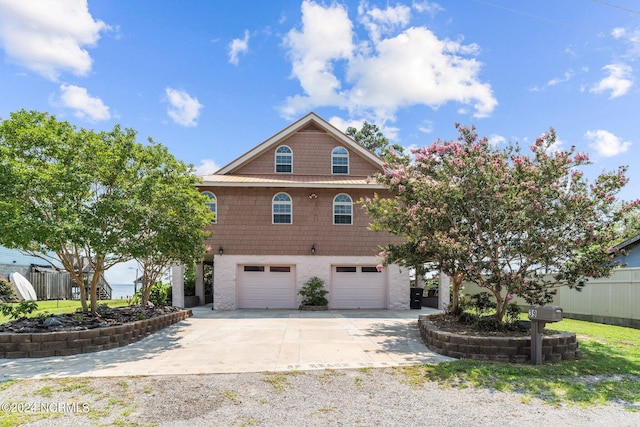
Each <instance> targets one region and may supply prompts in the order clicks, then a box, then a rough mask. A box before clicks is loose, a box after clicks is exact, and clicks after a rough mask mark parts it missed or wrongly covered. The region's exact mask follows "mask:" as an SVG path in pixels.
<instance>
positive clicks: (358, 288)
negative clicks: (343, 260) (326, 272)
mask: <svg viewBox="0 0 640 427" xmlns="http://www.w3.org/2000/svg"><path fill="white" fill-rule="evenodd" d="M330 298H331V302H330V307H331V308H336V309H350V308H387V287H386V283H385V275H384V274H382V273H379V272H378V270H377V269H376V267H375V266H335V265H334V266H333V267H332V273H331V293H330Z"/></svg>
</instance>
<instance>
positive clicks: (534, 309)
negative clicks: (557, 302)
mask: <svg viewBox="0 0 640 427" xmlns="http://www.w3.org/2000/svg"><path fill="white" fill-rule="evenodd" d="M529 320H537V321H539V322H559V321H561V320H562V308H560V307H556V306H548V307H544V306H531V307H529Z"/></svg>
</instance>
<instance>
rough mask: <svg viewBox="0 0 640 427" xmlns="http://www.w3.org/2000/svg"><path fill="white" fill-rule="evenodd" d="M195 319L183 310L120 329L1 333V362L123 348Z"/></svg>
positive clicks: (118, 327)
mask: <svg viewBox="0 0 640 427" xmlns="http://www.w3.org/2000/svg"><path fill="white" fill-rule="evenodd" d="M191 316H192V312H191V310H180V311H176V312H174V313H168V314H163V315H161V316H158V317H154V318H151V319H145V320H138V321H136V322H131V323H125V324H123V325H119V326H110V327H106V328H95V329H85V330H82V331H70V332H45V333H24V334H21V333H11V332H1V333H0V358H6V359H17V358H22V357H52V356H71V355H73V354H80V353H93V352H96V351H102V350H109V349H112V348H116V347H123V346H125V345H127V344H131V343H134V342H136V341H139V340H141V339H142V338H144V337H146V336H148V335H150V334H152V333H153V332H155V331H157V330H159V329H163V328H166V327H167V326H170V325H172V324H174V323H177V322H180V321H182V320H184V319H187V318H189V317H191Z"/></svg>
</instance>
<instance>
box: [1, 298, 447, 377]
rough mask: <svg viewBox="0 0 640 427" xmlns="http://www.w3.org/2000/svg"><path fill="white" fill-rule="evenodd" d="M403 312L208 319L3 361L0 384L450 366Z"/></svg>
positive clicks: (238, 314) (200, 311)
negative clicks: (91, 348) (72, 350)
mask: <svg viewBox="0 0 640 427" xmlns="http://www.w3.org/2000/svg"><path fill="white" fill-rule="evenodd" d="M434 311H435V310H433V309H427V308H423V309H422V310H407V311H386V310H330V311H326V312H304V311H298V310H238V311H213V310H211V307H210V306H209V307H196V308H194V309H193V317H191V318H190V319H188V320H185V321H182V322H180V323H177V324H175V325H172V326H170V327H168V328H166V329H163V330H162V331H158V332H156V333H154V334H153V335H151V336H149V337H146V338H144V339H143V340H141V341H138V342H137V343H134V344H130V345H128V346H126V347H121V348H117V349H112V350H107V351H102V352H98V353H89V354H80V355H75V356H67V357H49V358H44V359H0V380H7V379H11V378H43V377H76V376H87V377H97V376H125V375H181V374H211V373H232V372H262V371H286V370H310V369H326V368H333V369H344V368H361V367H385V366H401V365H409V364H416V363H438V362H442V361H447V360H454V359H451V358H448V357H445V356H441V355H438V354H436V353H433V352H431V351H429V350H428V349H427V348H426V347H425V345H424V344H423V343H422V340H421V339H420V335H419V333H418V328H417V319H418V315H419V314H424V313H428V312H434Z"/></svg>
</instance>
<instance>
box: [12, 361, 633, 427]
mask: <svg viewBox="0 0 640 427" xmlns="http://www.w3.org/2000/svg"><path fill="white" fill-rule="evenodd" d="M409 378H410V377H409V376H407V375H405V374H404V373H403V368H363V369H347V370H315V371H299V372H297V371H292V372H263V373H243V374H208V375H182V376H149V377H119V378H118V377H110V378H58V379H44V380H20V381H17V382H7V383H4V384H2V385H0V402H2V405H3V408H2V410H3V411H2V412H0V418H4V421H5V422H6V421H8V420H9V419H13V420H14V421H16V420H20V419H23V420H24V421H27V424H24V425H29V426H65V427H67V426H89V425H99V426H104V425H122V426H190V427H191V426H327V425H329V426H452V427H453V426H518V427H527V426H532V427H533V426H535V427H539V426H541V425H553V426H557V427H563V426H581V427H582V426H606V425H615V426H616V427H625V426H629V427H631V426H638V425H640V412H638V410H637V409H638V408H635V409H636V411H631V410H630V408H625V407H623V406H622V405H616V404H609V405H601V406H591V407H588V408H582V407H579V406H577V405H571V404H566V405H561V406H553V405H550V404H548V403H545V402H543V401H541V400H538V399H530V398H528V397H526V396H524V395H520V394H517V393H503V392H499V391H496V390H488V389H473V388H466V389H465V388H463V389H457V388H455V389H454V388H445V387H442V386H441V385H439V384H438V383H433V382H426V383H421V384H417V385H416V384H410V383H409ZM18 402H22V405H23V406H22V408H19V407H18V405H19V403H18ZM12 405H13V406H12ZM25 405H28V407H27V408H25ZM18 409H22V412H21V413H18ZM25 409H29V410H28V411H25ZM631 409H633V408H631ZM25 412H26V413H25ZM21 417H24V418H21ZM0 424H3V423H0ZM3 425H18V424H11V423H4V424H3Z"/></svg>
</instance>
